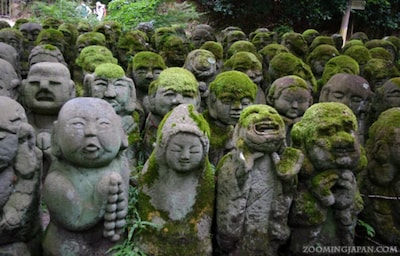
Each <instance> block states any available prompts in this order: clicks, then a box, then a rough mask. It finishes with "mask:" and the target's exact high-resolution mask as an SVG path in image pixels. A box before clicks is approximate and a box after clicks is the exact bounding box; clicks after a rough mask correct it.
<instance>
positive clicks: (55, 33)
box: [36, 28, 64, 44]
mask: <svg viewBox="0 0 400 256" xmlns="http://www.w3.org/2000/svg"><path fill="white" fill-rule="evenodd" d="M43 41H45V42H46V43H50V41H51V42H52V43H53V42H54V43H55V42H58V43H60V42H63V41H64V35H63V33H62V32H61V31H59V30H57V29H54V28H48V29H43V30H42V31H40V33H39V35H38V37H37V38H36V44H41V43H42V42H43Z"/></svg>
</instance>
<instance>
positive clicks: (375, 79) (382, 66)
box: [361, 58, 400, 91]
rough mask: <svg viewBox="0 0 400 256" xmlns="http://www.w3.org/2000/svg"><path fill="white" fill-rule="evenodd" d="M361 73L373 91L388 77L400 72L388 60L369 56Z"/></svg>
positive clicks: (395, 75) (397, 74)
mask: <svg viewBox="0 0 400 256" xmlns="http://www.w3.org/2000/svg"><path fill="white" fill-rule="evenodd" d="M361 75H362V76H363V77H364V78H365V79H367V81H368V82H369V84H370V85H371V88H372V91H375V90H376V89H378V88H379V87H381V86H382V85H383V84H384V83H385V82H386V81H387V80H389V79H390V78H392V77H397V76H400V72H399V70H398V69H397V68H396V66H395V65H394V63H393V62H392V61H390V60H384V59H379V58H371V59H370V60H369V61H368V62H367V64H365V66H364V71H363V73H362V74H361Z"/></svg>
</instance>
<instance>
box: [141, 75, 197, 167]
mask: <svg viewBox="0 0 400 256" xmlns="http://www.w3.org/2000/svg"><path fill="white" fill-rule="evenodd" d="M184 103H186V104H193V105H194V106H196V109H198V108H199V106H200V93H199V89H198V82H197V80H196V78H195V77H194V75H193V74H192V73H190V71H188V70H186V69H184V68H179V67H172V68H167V69H164V70H163V71H161V73H160V75H159V76H158V78H157V79H156V80H154V81H153V82H151V84H150V87H149V106H150V113H149V114H148V116H147V118H146V122H145V126H144V129H143V143H144V147H143V149H144V159H145V160H147V158H148V157H149V156H150V154H151V152H152V151H153V149H154V142H155V141H156V137H157V129H158V126H159V124H160V122H161V120H162V118H163V117H164V115H165V114H167V113H168V112H169V111H171V110H172V109H173V108H175V107H176V106H178V105H180V104H184Z"/></svg>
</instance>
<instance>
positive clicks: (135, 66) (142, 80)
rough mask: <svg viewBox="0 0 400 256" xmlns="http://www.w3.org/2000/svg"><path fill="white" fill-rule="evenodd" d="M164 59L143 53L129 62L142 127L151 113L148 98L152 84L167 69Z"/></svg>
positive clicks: (155, 54) (150, 53) (128, 72)
mask: <svg viewBox="0 0 400 256" xmlns="http://www.w3.org/2000/svg"><path fill="white" fill-rule="evenodd" d="M166 68H167V66H166V65H165V62H164V59H163V58H162V57H161V55H159V54H157V53H155V52H150V51H142V52H138V53H137V54H135V56H133V58H132V60H131V61H130V62H129V65H128V70H127V72H126V73H127V76H128V77H130V78H132V79H133V81H134V82H135V87H136V97H137V107H136V108H137V109H138V110H139V113H140V115H141V116H140V127H141V128H142V127H143V126H144V122H145V119H146V117H147V115H148V113H149V112H150V110H149V108H150V107H149V100H148V98H147V96H148V91H149V86H150V83H151V82H153V81H154V80H156V79H157V78H158V76H159V75H160V73H161V71H163V70H164V69H166Z"/></svg>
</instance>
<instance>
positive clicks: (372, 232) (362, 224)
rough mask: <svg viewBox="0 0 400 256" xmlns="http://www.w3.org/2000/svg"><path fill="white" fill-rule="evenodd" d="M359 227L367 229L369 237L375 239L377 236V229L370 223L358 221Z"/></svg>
mask: <svg viewBox="0 0 400 256" xmlns="http://www.w3.org/2000/svg"><path fill="white" fill-rule="evenodd" d="M357 225H358V226H360V227H363V228H364V229H365V231H366V232H367V235H368V236H369V237H374V236H375V229H374V228H373V227H372V226H371V225H369V224H368V223H366V222H365V221H362V220H360V219H358V220H357Z"/></svg>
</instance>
